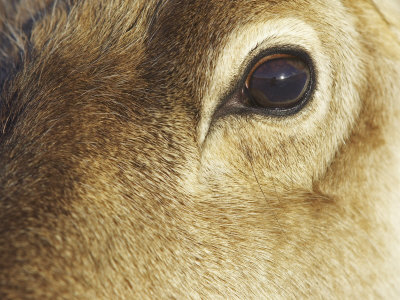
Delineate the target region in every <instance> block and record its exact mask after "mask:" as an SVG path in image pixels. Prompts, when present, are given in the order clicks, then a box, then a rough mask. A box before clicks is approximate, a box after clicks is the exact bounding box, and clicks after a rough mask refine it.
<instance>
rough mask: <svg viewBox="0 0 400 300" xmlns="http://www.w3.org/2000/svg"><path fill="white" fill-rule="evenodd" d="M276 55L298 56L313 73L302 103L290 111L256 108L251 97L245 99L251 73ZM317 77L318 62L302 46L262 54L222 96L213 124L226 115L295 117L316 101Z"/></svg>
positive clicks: (266, 51) (285, 47)
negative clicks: (314, 98) (245, 89)
mask: <svg viewBox="0 0 400 300" xmlns="http://www.w3.org/2000/svg"><path fill="white" fill-rule="evenodd" d="M273 55H288V56H291V57H298V58H300V59H301V60H303V61H304V63H305V64H306V65H307V66H308V68H309V71H310V79H309V82H308V87H307V88H306V90H305V92H304V95H303V96H302V98H301V100H299V101H298V102H297V103H296V105H294V106H291V107H286V108H263V107H257V108H256V107H252V106H251V105H250V103H249V102H250V99H249V97H248V96H245V92H244V91H243V89H244V88H245V84H246V81H247V78H248V77H249V75H250V72H251V71H253V70H255V69H256V68H257V67H256V66H257V65H259V62H260V61H261V60H262V59H263V58H267V57H271V56H273ZM250 56H251V53H250ZM317 77H318V76H317V71H316V68H315V63H314V61H313V59H312V58H311V55H310V54H308V51H307V50H306V49H304V48H302V47H301V46H299V45H283V46H277V47H272V48H268V49H265V50H263V51H260V53H258V54H257V55H255V56H254V57H253V58H252V59H251V60H250V62H249V63H247V66H246V67H245V68H244V71H243V72H242V75H241V76H240V77H239V79H236V80H234V82H233V83H232V84H231V88H230V89H229V91H228V92H227V93H226V94H225V96H223V97H222V100H221V101H220V104H219V105H217V107H216V109H215V111H214V114H213V117H212V122H211V123H214V121H216V120H217V119H219V118H221V117H224V116H226V115H239V116H245V115H261V116H265V117H276V118H285V117H290V116H293V115H295V114H297V113H298V112H300V111H301V110H302V109H303V108H304V107H306V105H307V104H309V103H310V101H311V100H312V98H313V95H314V92H315V90H316V87H317Z"/></svg>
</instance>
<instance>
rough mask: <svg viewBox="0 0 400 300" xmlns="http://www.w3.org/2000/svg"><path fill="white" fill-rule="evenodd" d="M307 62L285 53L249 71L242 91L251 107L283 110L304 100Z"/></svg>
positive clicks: (307, 74)
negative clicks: (248, 99)
mask: <svg viewBox="0 0 400 300" xmlns="http://www.w3.org/2000/svg"><path fill="white" fill-rule="evenodd" d="M310 78H311V72H310V68H309V66H308V65H307V63H306V62H305V61H304V60H302V59H301V58H299V57H296V56H292V55H288V54H277V55H270V56H267V57H265V58H263V59H261V60H260V61H259V62H258V63H257V64H256V66H255V67H254V68H253V69H252V70H251V72H250V74H249V76H248V77H247V80H246V83H245V92H246V94H247V95H248V97H249V98H250V101H251V103H252V104H253V105H254V106H258V107H262V108H270V109H286V108H291V107H294V106H296V104H298V103H299V102H301V101H302V100H303V96H304V95H305V93H306V91H307V88H308V86H309V83H310Z"/></svg>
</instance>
